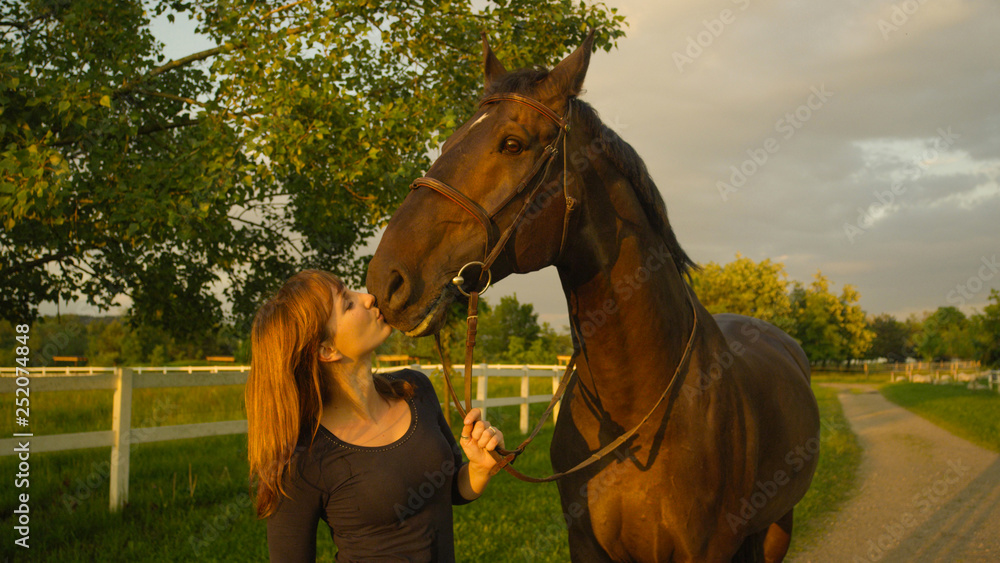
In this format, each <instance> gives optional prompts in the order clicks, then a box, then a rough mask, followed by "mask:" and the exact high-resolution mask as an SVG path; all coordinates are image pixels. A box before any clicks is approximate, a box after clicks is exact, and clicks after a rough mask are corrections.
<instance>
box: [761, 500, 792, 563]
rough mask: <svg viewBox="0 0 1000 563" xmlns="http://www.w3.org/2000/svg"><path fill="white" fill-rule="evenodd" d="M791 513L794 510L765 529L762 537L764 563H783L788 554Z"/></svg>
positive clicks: (790, 534) (790, 536)
mask: <svg viewBox="0 0 1000 563" xmlns="http://www.w3.org/2000/svg"><path fill="white" fill-rule="evenodd" d="M792 512H794V510H789V511H788V514H785V515H784V516H782V517H781V518H779V519H778V521H777V522H775V523H774V524H771V526H770V527H768V529H767V536H765V537H764V561H767V563H777V562H779V561H783V560H784V559H785V554H786V553H788V544H790V543H791V542H792V520H793V518H792Z"/></svg>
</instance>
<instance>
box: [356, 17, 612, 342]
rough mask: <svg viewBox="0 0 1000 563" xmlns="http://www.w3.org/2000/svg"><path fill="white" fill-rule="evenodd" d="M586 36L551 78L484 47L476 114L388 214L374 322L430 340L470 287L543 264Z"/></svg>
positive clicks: (560, 193) (562, 220) (565, 203)
mask: <svg viewBox="0 0 1000 563" xmlns="http://www.w3.org/2000/svg"><path fill="white" fill-rule="evenodd" d="M592 45H593V33H591V35H590V37H588V38H587V40H586V41H584V43H583V45H581V46H580V47H579V48H578V49H577V50H576V51H574V52H573V53H572V54H570V55H569V56H568V57H566V58H565V59H564V60H563V61H561V62H560V63H559V64H558V65H556V67H555V68H553V69H552V70H551V71H547V72H546V71H543V70H521V71H516V72H511V73H508V72H507V70H506V69H505V68H504V66H503V64H501V63H500V61H499V60H497V58H496V56H495V55H494V54H493V51H492V50H491V49H490V47H489V44H488V43H487V41H486V39H485V37H484V39H483V59H484V66H485V74H486V80H485V82H486V88H485V93H484V97H483V100H482V102H481V105H480V107H479V110H478V111H477V112H476V113H475V114H474V115H473V116H472V117H471V118H470V119H469V120H468V121H467V122H465V123H464V124H463V125H462V126H461V127H459V128H458V130H456V131H455V132H454V133H453V134H452V135H451V137H450V138H449V139H448V140H447V141H446V142H445V143H444V145H443V146H442V147H441V155H440V156H439V157H438V159H437V160H436V161H435V162H434V163H433V164H432V165H431V167H430V170H428V171H427V175H426V176H425V177H424V178H419V179H417V180H416V181H414V183H413V185H412V186H411V191H410V193H409V194H408V195H407V197H406V199H404V200H403V203H402V204H401V205H400V206H399V208H398V209H397V210H396V212H395V213H394V214H393V216H392V219H391V220H390V221H389V224H388V226H387V227H386V230H385V233H384V235H383V237H382V242H381V243H380V244H379V247H378V250H377V251H376V252H375V256H374V258H373V259H372V261H371V264H370V265H369V269H368V279H367V285H368V291H369V292H371V293H372V294H374V295H375V296H376V297H377V298H378V303H379V308H380V309H381V310H382V312H383V314H384V315H385V317H386V319H387V320H388V321H389V322H390V323H391V324H392V325H393V326H396V327H398V328H399V329H401V330H403V331H405V332H407V334H410V335H411V336H423V335H425V334H431V333H433V332H435V331H436V330H437V329H438V328H439V327H440V324H441V322H442V320H443V318H444V314H445V311H446V309H447V306H448V305H449V304H450V303H451V302H452V301H454V300H455V298H456V297H457V296H458V295H459V294H460V293H464V292H465V291H466V290H471V288H472V287H473V286H475V285H476V279H477V278H479V277H480V272H481V267H480V266H478V265H473V266H471V267H468V268H465V270H464V271H462V276H463V277H464V278H465V280H467V281H465V283H464V289H463V286H462V284H457V285H456V284H453V278H455V277H456V275H457V274H458V273H459V271H460V270H462V268H463V266H466V265H467V264H470V263H473V262H480V263H482V262H486V263H487V264H488V265H489V273H488V274H484V275H482V279H481V280H480V282H481V284H480V287H482V283H485V281H486V279H487V277H491V278H492V282H493V283H496V282H497V281H499V280H500V279H502V278H504V277H505V276H507V275H509V274H510V273H512V272H529V271H534V270H538V269H541V268H543V267H545V266H548V265H551V264H553V263H554V262H555V261H556V259H557V258H558V257H559V255H560V252H561V250H562V248H563V245H564V244H565V236H566V232H565V231H566V228H567V224H568V222H569V218H570V211H571V209H572V199H571V198H570V197H569V196H567V194H566V193H565V189H566V178H565V177H564V174H563V168H564V166H563V164H564V160H563V157H564V154H565V146H566V142H565V140H566V134H567V131H566V130H567V122H566V119H567V109H568V108H569V107H570V105H571V104H570V98H572V97H573V96H576V95H577V94H578V93H579V92H580V89H581V87H582V85H583V79H584V76H585V74H586V71H587V65H588V62H589V60H590V52H591V48H592Z"/></svg>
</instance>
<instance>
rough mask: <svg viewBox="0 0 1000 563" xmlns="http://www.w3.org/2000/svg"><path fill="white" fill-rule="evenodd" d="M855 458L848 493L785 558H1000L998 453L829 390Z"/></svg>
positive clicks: (883, 404)
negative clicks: (802, 547)
mask: <svg viewBox="0 0 1000 563" xmlns="http://www.w3.org/2000/svg"><path fill="white" fill-rule="evenodd" d="M832 387H837V388H838V389H839V390H840V395H839V398H840V402H841V404H842V405H843V407H844V414H845V415H846V417H847V419H848V421H849V422H850V424H851V429H852V430H853V431H854V432H855V433H856V434H857V435H858V438H859V439H860V441H861V446H862V447H863V448H864V456H863V458H862V461H861V467H860V475H859V479H860V487H859V490H858V492H857V494H856V495H855V496H854V498H852V499H851V500H849V501H848V502H847V504H845V505H844V507H843V509H842V510H841V511H840V512H839V513H837V514H835V515H832V516H831V517H830V518H829V519H828V521H827V522H824V524H823V527H824V529H825V530H826V531H825V532H824V533H822V534H821V535H820V537H819V538H817V539H816V541H815V542H814V543H813V544H812V545H811V546H809V547H808V548H807V549H806V551H803V552H800V553H799V554H798V555H796V556H795V557H794V558H791V559H790V560H792V561H795V562H797V563H806V562H810V563H820V562H826V561H830V562H837V563H841V562H850V563H854V562H874V561H881V562H903V561H906V562H910V561H920V562H926V561H942V562H943V561H947V562H949V563H950V562H954V561H991V562H992V561H1000V456H998V454H996V453H994V452H991V451H988V450H985V449H983V448H980V447H978V446H975V445H973V444H970V443H969V442H966V441H965V440H962V439H960V438H957V437H955V436H953V435H952V434H949V433H948V432H946V431H944V430H942V429H940V428H938V427H937V426H934V425H933V424H931V423H929V422H927V421H926V420H924V419H922V418H920V417H918V416H916V415H914V414H912V413H910V412H909V411H907V410H905V409H902V408H900V407H898V406H896V405H895V404H893V403H890V402H889V401H887V400H886V399H885V398H884V397H882V395H881V394H880V393H878V391H876V390H875V388H874V387H873V386H864V385H836V386H832Z"/></svg>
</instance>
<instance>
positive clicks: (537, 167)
mask: <svg viewBox="0 0 1000 563" xmlns="http://www.w3.org/2000/svg"><path fill="white" fill-rule="evenodd" d="M501 101H513V102H517V103H520V104H522V105H525V106H527V107H530V108H531V109H533V110H535V111H537V112H539V113H541V114H542V115H543V116H545V117H546V118H548V119H549V120H551V121H552V122H554V123H555V124H556V125H557V126H558V127H559V133H558V134H557V135H556V138H555V139H554V140H553V141H552V143H550V144H549V145H548V146H546V147H545V149H544V150H543V151H542V155H541V156H540V157H539V159H538V160H537V161H535V164H534V165H533V166H532V168H531V170H530V171H529V172H528V174H527V175H526V176H525V177H524V179H523V180H521V182H520V183H519V184H518V185H517V187H516V188H515V189H514V191H513V192H512V193H511V194H510V195H509V196H507V197H506V198H505V199H504V200H503V201H502V202H501V203H500V205H499V206H497V209H496V210H494V211H493V212H492V213H488V212H487V211H486V210H485V209H483V207H482V206H481V205H480V204H479V203H477V202H476V201H473V200H472V199H470V198H469V197H468V196H466V195H465V194H463V193H462V192H460V191H458V190H456V189H455V188H453V187H451V186H449V185H448V184H446V183H444V182H442V181H440V180H437V179H435V178H430V177H427V176H424V177H421V178H417V179H416V180H414V181H413V183H412V184H410V189H411V190H415V189H417V188H419V187H421V186H423V187H427V188H430V189H432V190H434V191H436V192H438V193H440V194H441V195H443V196H445V197H446V198H448V199H449V200H451V201H453V202H454V203H455V204H457V205H458V206H460V207H461V208H462V209H464V210H465V211H466V212H468V213H469V214H471V215H472V216H473V217H475V219H476V220H477V221H478V222H479V223H480V224H481V225H482V226H483V229H484V230H485V231H486V241H485V249H484V252H483V255H484V256H485V258H484V259H483V261H482V262H478V261H477V262H469V263H468V264H466V265H465V266H462V268H461V269H459V271H458V274H457V275H456V276H455V278H454V279H452V284H454V285H455V287H456V289H457V290H458V291H459V292H460V293H461V294H462V295H465V296H466V297H468V298H469V309H468V318H467V319H466V322H467V326H468V329H467V333H466V340H465V408H463V407H462V404H461V401H459V398H458V395H457V394H456V393H455V389H454V387H453V386H452V384H451V373H450V372H451V370H450V369H448V367H447V366H446V364H445V362H444V357H445V356H444V350H443V348H442V346H441V337H440V334H439V333H435V335H434V339H435V342H436V344H437V349H438V355H439V356H440V357H441V367H442V369H443V371H444V380H445V383H446V386H447V388H448V394H449V395H450V396H451V400H452V401H453V402H454V403H455V407H456V409H457V410H458V412H459V414H461V415H462V417H463V418H464V417H465V416H466V414H467V413H468V411H469V410H471V409H472V363H473V354H474V351H475V347H476V331H477V326H478V323H479V313H478V311H479V295H480V294H482V293H486V290H487V289H489V287H490V283H491V282H492V273H490V266H492V265H493V263H494V262H495V261H496V259H497V258H498V257H499V255H500V253H501V252H503V251H504V249H505V248H506V246H507V242H508V241H509V240H510V237H511V236H512V235H513V233H514V232H515V231H516V230H517V227H518V226H519V225H520V223H521V220H522V219H523V218H524V215H525V212H526V211H527V210H528V208H529V207H530V206H531V203H532V202H533V201H534V200H535V198H536V196H537V195H538V193H539V191H540V190H541V188H542V186H543V185H544V184H545V182H544V180H545V178H546V176H548V173H549V168H550V167H551V165H552V160H553V158H552V157H554V156H555V155H557V154H558V153H559V150H558V148H557V145H558V144H559V142H560V141H562V149H563V197H564V198H565V201H566V215H565V217H564V219H563V233H562V240H561V241H560V245H559V256H561V255H562V253H563V250H564V248H565V246H566V240H567V237H566V234H567V230H568V228H569V222H570V216H571V214H572V212H573V208H574V207H575V203H576V202H575V200H573V198H571V197H569V194H568V192H567V176H568V175H567V172H566V166H565V159H566V132H567V131H568V130H569V128H570V126H569V116H570V110H571V109H572V107H573V106H572V102H570V103H568V105H567V109H566V115H565V116H563V117H560V116H559V115H558V114H556V113H555V112H554V111H552V110H551V109H549V108H548V107H547V106H545V105H544V104H542V103H541V102H539V101H537V100H534V99H532V98H529V97H527V96H522V95H519V94H513V93H504V94H496V95H493V96H490V97H488V98H486V99H484V100H483V101H482V102H481V103H480V104H479V107H480V108H482V107H483V106H486V105H489V104H494V103H499V102H501ZM539 173H540V177H539V180H538V181H537V184H536V186H535V188H534V189H533V190H532V191H531V192H530V194H529V195H528V197H527V198H526V199H525V201H524V204H523V205H522V206H521V209H520V211H518V213H517V215H516V216H515V217H514V220H513V222H512V223H511V224H510V226H509V227H507V229H506V230H504V231H503V233H501V234H500V235H499V236H497V235H496V233H497V232H498V231H499V227H498V226H497V225H496V223H495V222H494V221H493V218H494V217H495V216H496V214H498V213H499V212H500V211H502V210H503V209H504V208H506V207H507V205H509V204H510V202H511V201H513V200H514V198H515V197H517V196H518V195H520V194H521V193H522V192H523V191H524V190H525V189H526V188H527V187H528V186H529V185H530V184H531V182H532V181H533V180H534V179H535V177H536V176H539ZM494 240H495V241H496V242H494ZM472 265H478V266H480V268H481V270H480V275H479V281H478V282H477V284H476V286H475V287H479V285H481V284H482V282H483V276H486V277H487V281H486V285H485V286H484V287H483V288H482V289H473V291H470V292H466V291H465V289H464V288H463V287H462V285H463V284H464V283H465V278H464V277H463V276H462V272H464V271H465V269H466V268H468V267H469V266H472ZM682 283H683V280H682ZM684 289H685V291H686V292H687V297H688V302H689V303H690V304H691V311H692V313H693V315H694V317H693V323H692V325H691V334H690V335H689V336H688V340H687V344H686V345H685V347H684V353H683V354H682V356H681V359H680V361H679V362H678V363H677V368H676V369H675V370H674V374H673V376H671V378H670V382H669V383H668V384H667V387H666V389H664V391H663V394H662V395H660V398H659V399H658V400H657V401H656V403H655V404H654V405H653V407H652V408H651V409H650V410H649V412H648V413H647V414H646V416H644V417H643V418H642V420H640V421H639V423H638V424H636V425H635V426H634V427H633V428H632V429H631V430H629V431H628V432H625V433H624V434H622V435H621V436H619V437H618V438H616V439H615V440H614V441H613V442H611V443H609V444H608V445H606V446H604V447H603V448H601V449H600V450H598V451H597V452H595V453H593V454H592V455H591V456H590V457H588V458H586V459H584V460H583V461H581V462H580V463H578V464H577V465H576V466H575V467H573V468H571V469H569V470H567V471H562V472H559V473H555V474H552V475H549V476H548V477H540V478H539V477H531V476H528V475H524V474H523V473H521V472H519V471H517V470H516V469H514V468H513V467H512V466H511V465H510V464H511V463H513V462H514V460H515V459H516V458H517V456H519V455H521V454H522V453H523V452H524V449H525V448H526V447H527V445H528V444H530V443H531V441H532V440H534V439H535V436H537V435H538V433H539V432H540V431H541V429H542V426H543V425H544V424H545V422H546V420H548V417H549V415H550V414H551V412H552V410H553V408H555V405H556V403H558V402H559V401H560V400H561V399H562V397H563V395H564V394H565V392H566V388H567V387H568V386H569V381H570V379H571V378H572V376H573V373H575V367H576V360H577V357H578V356H579V355H580V351H579V350H577V349H574V350H573V355H572V357H571V358H570V360H569V363H568V364H567V365H566V371H565V372H564V373H563V375H562V378H561V379H560V381H559V387H558V388H557V390H556V392H555V393H554V394H553V395H552V399H551V400H550V401H549V404H548V406H547V407H546V408H545V412H544V413H543V414H542V417H541V419H540V420H539V421H538V424H537V425H536V426H535V429H534V430H533V431H532V432H531V434H530V435H529V436H528V438H527V439H525V440H524V441H523V442H521V444H520V445H518V446H517V448H515V449H513V450H506V449H504V448H496V450H494V451H491V452H490V454H491V455H492V456H493V458H494V459H495V460H496V461H497V464H496V465H495V466H494V467H493V469H492V471H491V474H496V473H498V472H499V471H500V470H501V469H504V470H506V471H507V472H508V473H510V474H511V475H513V476H514V477H517V478H518V479H520V480H522V481H526V482H529V483H545V482H549V481H555V480H556V479H559V478H561V477H564V476H566V475H569V474H571V473H575V472H577V471H580V470H581V469H584V468H585V467H588V466H590V465H591V464H593V463H595V462H597V461H598V460H600V459H602V458H604V457H605V456H607V455H608V454H609V453H611V452H612V451H614V450H615V449H617V448H618V447H619V446H621V445H622V444H623V443H624V442H625V441H627V440H628V439H629V438H631V437H632V436H633V435H635V433H636V432H638V431H639V428H640V427H642V425H643V424H645V423H646V421H647V420H649V418H650V417H652V416H653V413H654V412H656V410H657V408H658V407H659V406H660V404H661V403H662V402H663V400H664V399H666V397H667V396H668V395H669V394H670V391H671V390H672V389H673V388H674V383H675V382H676V381H677V376H678V374H680V370H681V368H682V367H683V366H684V365H685V364H686V363H687V360H688V357H689V356H690V352H691V345H692V343H693V342H694V335H695V331H696V330H697V327H698V312H697V310H696V308H695V305H694V300H693V299H692V297H691V290H690V288H688V286H687V284H684Z"/></svg>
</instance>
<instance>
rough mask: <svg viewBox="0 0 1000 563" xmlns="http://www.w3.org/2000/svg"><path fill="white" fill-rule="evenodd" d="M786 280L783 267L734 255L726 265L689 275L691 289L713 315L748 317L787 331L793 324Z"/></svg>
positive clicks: (703, 267)
mask: <svg viewBox="0 0 1000 563" xmlns="http://www.w3.org/2000/svg"><path fill="white" fill-rule="evenodd" d="M787 278H788V275H787V274H786V273H785V267H784V266H783V265H782V264H780V263H777V262H771V260H770V259H764V260H763V261H761V262H757V263H755V262H754V261H753V260H751V259H749V258H746V257H744V256H741V255H740V254H739V253H737V254H736V260H734V261H732V262H730V263H728V264H726V265H723V266H720V265H719V264H716V263H715V262H709V263H708V264H704V265H703V266H702V268H701V270H699V271H696V272H694V273H693V274H692V276H691V288H692V289H693V290H694V292H695V294H696V295H697V296H698V300H699V301H701V303H702V305H704V306H705V308H706V309H708V312H710V313H712V314H716V313H736V314H739V315H747V316H750V317H756V318H758V319H761V320H763V321H768V322H770V323H772V324H774V325H776V326H778V327H779V328H782V329H784V330H787V329H789V328H790V327H791V324H792V322H791V310H792V308H791V302H790V301H789V296H788V280H787Z"/></svg>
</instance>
